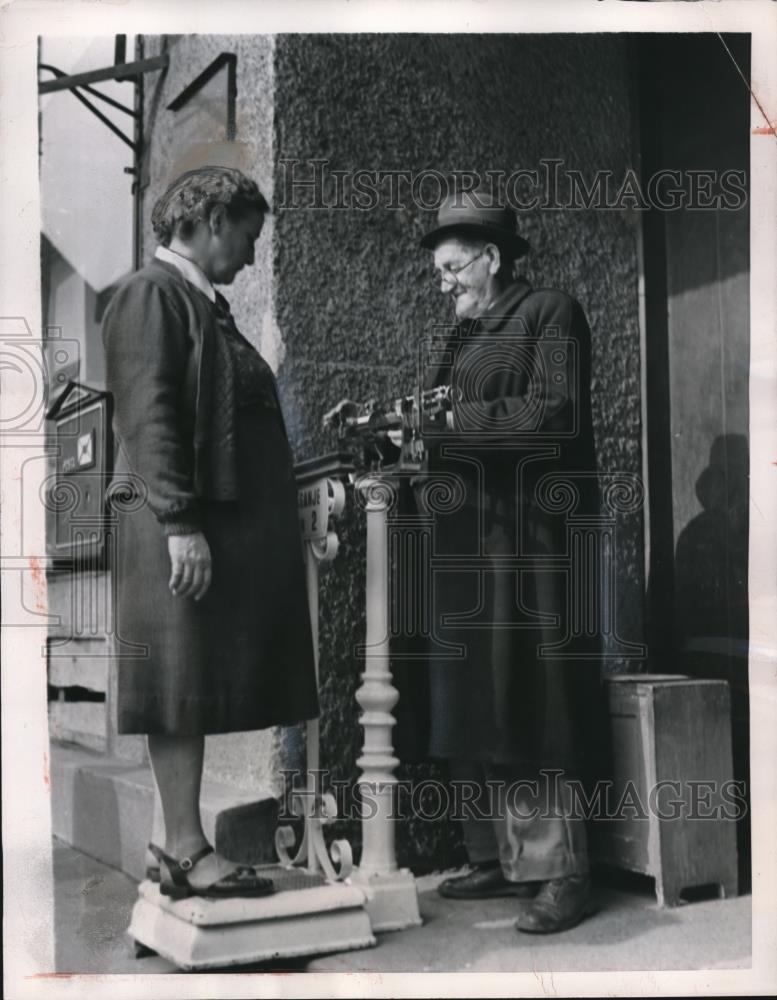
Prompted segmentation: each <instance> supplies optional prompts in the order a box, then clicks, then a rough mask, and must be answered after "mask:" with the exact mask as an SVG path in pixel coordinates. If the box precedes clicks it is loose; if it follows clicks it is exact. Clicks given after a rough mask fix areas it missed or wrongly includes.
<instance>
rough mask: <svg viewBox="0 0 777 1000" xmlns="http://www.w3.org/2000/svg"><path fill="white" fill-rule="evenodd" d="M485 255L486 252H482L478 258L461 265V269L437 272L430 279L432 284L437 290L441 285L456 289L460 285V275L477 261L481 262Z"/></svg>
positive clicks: (447, 268) (445, 269) (454, 268)
mask: <svg viewBox="0 0 777 1000" xmlns="http://www.w3.org/2000/svg"><path fill="white" fill-rule="evenodd" d="M484 253H485V251H484V250H481V251H480V253H479V254H477V256H475V257H473V258H472V260H468V261H467V263H466V264H461V265H459V267H446V268H444V269H443V270H441V271H436V272H435V273H434V274H433V275H432V276H431V278H429V282H430V284H432V285H434V287H435V288H436V289H439V287H440V284H441V283H442V285H443V286H449V287H450V288H455V287H456V285H458V283H459V275H460V274H461V272H462V271H463V270H464V269H465V268H467V267H469V266H470V264H474V263H475V261H476V260H479V259H480V258H481V257H482V256H483V254H484Z"/></svg>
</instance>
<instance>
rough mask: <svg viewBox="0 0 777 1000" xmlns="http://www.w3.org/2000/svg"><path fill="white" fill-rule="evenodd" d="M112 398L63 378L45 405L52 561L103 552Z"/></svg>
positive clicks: (93, 557) (88, 558) (94, 558)
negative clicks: (50, 452) (50, 457)
mask: <svg viewBox="0 0 777 1000" xmlns="http://www.w3.org/2000/svg"><path fill="white" fill-rule="evenodd" d="M111 410H112V408H111V397H110V395H109V394H108V393H106V392H100V391H98V390H96V389H91V388H90V387H89V386H85V385H81V384H80V383H78V382H68V383H67V385H66V387H65V388H64V389H63V391H62V392H61V393H60V395H59V397H58V398H57V399H56V401H55V402H54V404H53V406H52V407H51V408H50V409H49V411H48V413H47V414H46V417H47V419H48V420H49V421H51V439H52V443H53V444H54V470H53V472H52V473H51V474H50V475H49V477H48V480H47V483H46V491H45V503H46V550H47V553H48V555H49V556H50V557H52V558H53V559H54V560H55V561H58V560H61V561H67V562H69V563H73V562H76V563H83V562H87V563H88V564H89V566H90V567H92V568H94V567H95V566H96V565H98V564H99V563H100V561H101V560H102V558H103V556H104V553H105V537H106V527H107V509H106V494H107V490H108V486H109V484H110V479H111V474H112V472H113V433H112V430H111V417H112V412H111Z"/></svg>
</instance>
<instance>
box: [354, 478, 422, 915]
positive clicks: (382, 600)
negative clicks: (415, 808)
mask: <svg viewBox="0 0 777 1000" xmlns="http://www.w3.org/2000/svg"><path fill="white" fill-rule="evenodd" d="M355 485H356V490H357V496H358V497H359V499H360V501H361V504H362V506H363V507H364V510H365V512H366V516H367V583H366V611H367V636H366V642H365V646H364V673H363V674H362V684H361V687H360V688H359V690H358V691H357V692H356V700H357V702H358V703H359V706H360V707H361V708H362V710H363V711H362V715H361V716H360V718H359V723H360V725H361V726H362V727H363V729H364V747H363V750H362V755H361V757H359V759H358V760H357V761H356V764H357V766H358V767H359V769H360V770H361V772H362V774H361V777H360V778H359V782H358V784H359V791H360V794H361V798H362V802H363V808H364V814H363V819H362V856H361V863H360V865H359V867H358V869H356V870H355V871H354V874H353V876H352V880H353V881H354V882H355V883H357V884H361V885H363V886H365V887H367V888H369V890H370V894H369V897H368V902H367V912H368V913H369V916H370V923H371V924H372V928H373V930H376V931H388V930H400V929H401V928H404V927H412V926H416V925H418V924H420V923H421V917H420V914H419V912H418V895H417V892H416V886H415V879H414V878H413V875H412V872H410V871H409V870H408V869H406V868H398V866H397V861H396V853H395V847H394V818H393V806H394V800H395V795H396V784H397V779H396V777H395V775H394V769H395V768H396V766H397V765H398V764H399V760H398V758H397V757H396V756H395V755H394V747H393V743H392V728H393V726H394V724H395V719H394V716H393V715H392V714H391V710H392V709H393V707H394V706H395V705H396V703H397V699H398V697H399V695H398V692H397V689H396V688H395V687H394V685H393V683H392V676H391V669H390V661H389V556H388V531H387V518H388V511H389V509H390V508H391V506H392V505H393V502H394V499H395V495H396V483H395V482H393V481H392V480H391V479H390V478H388V477H387V476H384V475H380V474H369V475H366V476H363V477H361V478H360V479H359V480H357V482H356V484H355Z"/></svg>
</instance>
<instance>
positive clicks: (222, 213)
mask: <svg viewBox="0 0 777 1000" xmlns="http://www.w3.org/2000/svg"><path fill="white" fill-rule="evenodd" d="M226 218H227V210H226V208H225V207H224V205H214V206H213V208H212V209H211V210H210V215H209V216H208V227H209V229H210V231H211V233H213V235H214V236H217V235H218V234H219V233H220V232H221V230H222V229H223V227H224V222H225V221H226Z"/></svg>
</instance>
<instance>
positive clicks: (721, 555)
mask: <svg viewBox="0 0 777 1000" xmlns="http://www.w3.org/2000/svg"><path fill="white" fill-rule="evenodd" d="M748 472H749V451H748V443H747V438H746V437H745V436H744V435H743V434H725V435H720V436H719V437H717V438H715V440H714V441H713V443H712V446H711V448H710V457H709V464H708V465H707V467H706V468H705V469H704V470H703V472H702V473H701V475H700V476H699V478H698V479H697V481H696V496H697V497H698V499H699V502H700V503H701V505H702V508H703V510H702V512H701V513H700V514H698V515H697V516H696V517H694V518H693V519H692V520H691V521H690V522H689V523H688V524H687V525H686V526H685V528H684V529H683V530H682V532H681V533H680V535H679V537H678V539H677V548H676V551H675V586H676V592H675V593H676V611H677V615H676V621H677V640H678V642H677V650H678V659H677V669H678V670H679V671H680V672H682V673H685V674H689V675H690V676H692V677H711V678H716V679H721V680H726V681H728V684H729V688H730V690H731V716H732V720H731V721H732V749H733V758H734V778H735V779H736V780H737V781H743V782H745V783H746V787H747V789H748V799H749V773H750V770H749V720H750V715H749V701H748V676H747V667H748V636H749V616H748V594H747V564H748V524H749V483H748ZM737 841H738V845H737V846H738V850H739V858H740V887H741V888H740V891H746V886H747V885H749V881H750V818H749V815H747V816H745V817H744V818H743V819H742V820H740V821H739V823H738V830H737Z"/></svg>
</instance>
